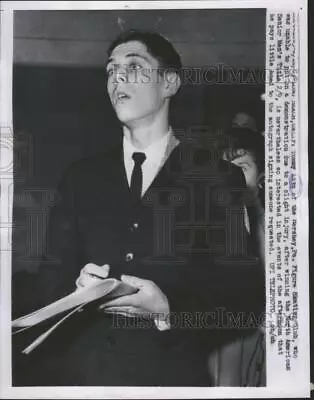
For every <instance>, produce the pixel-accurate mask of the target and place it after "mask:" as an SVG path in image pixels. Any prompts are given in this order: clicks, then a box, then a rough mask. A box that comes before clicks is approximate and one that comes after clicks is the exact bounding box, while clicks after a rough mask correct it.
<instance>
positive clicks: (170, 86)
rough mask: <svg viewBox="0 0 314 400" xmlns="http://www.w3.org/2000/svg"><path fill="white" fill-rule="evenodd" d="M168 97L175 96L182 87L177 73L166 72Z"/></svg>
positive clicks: (165, 79)
mask: <svg viewBox="0 0 314 400" xmlns="http://www.w3.org/2000/svg"><path fill="white" fill-rule="evenodd" d="M164 81H165V92H166V97H172V96H174V95H175V94H176V93H177V91H178V90H179V89H180V86H181V78H180V75H179V74H178V73H177V72H176V71H166V72H165V73H164Z"/></svg>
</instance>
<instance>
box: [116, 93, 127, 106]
mask: <svg viewBox="0 0 314 400" xmlns="http://www.w3.org/2000/svg"><path fill="white" fill-rule="evenodd" d="M130 98H131V96H129V95H128V94H127V93H125V92H117V93H116V95H115V97H114V103H115V104H119V103H123V102H124V101H126V100H129V99H130Z"/></svg>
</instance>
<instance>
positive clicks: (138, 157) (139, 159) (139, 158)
mask: <svg viewBox="0 0 314 400" xmlns="http://www.w3.org/2000/svg"><path fill="white" fill-rule="evenodd" d="M132 158H133V160H134V163H135V165H139V166H141V165H142V164H143V162H144V161H145V160H146V155H145V153H141V152H135V153H133V154H132Z"/></svg>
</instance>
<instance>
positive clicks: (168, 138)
mask: <svg viewBox="0 0 314 400" xmlns="http://www.w3.org/2000/svg"><path fill="white" fill-rule="evenodd" d="M178 144H179V140H178V139H177V138H176V137H175V136H174V134H173V131H172V129H171V128H170V129H169V131H168V132H167V133H166V135H164V136H162V137H161V138H160V139H158V140H156V141H155V142H153V143H152V144H151V145H149V146H148V147H146V148H145V149H138V148H137V147H135V146H134V145H133V144H132V143H131V142H130V141H129V140H128V139H126V138H125V137H124V139H123V155H124V166H125V171H126V175H127V179H128V183H129V186H130V184H131V176H132V172H133V168H134V160H133V158H132V155H133V153H134V152H142V153H145V155H146V159H145V161H144V162H143V164H142V174H143V183H142V196H143V195H144V194H145V192H146V190H147V189H148V188H149V186H150V185H151V184H152V182H153V180H154V179H155V177H156V175H157V174H158V172H159V171H160V169H161V168H162V167H163V165H164V164H165V162H166V161H167V159H168V157H169V155H170V153H171V152H172V150H173V149H174V148H175V147H176V146H177V145H178ZM154 322H155V325H156V327H157V329H159V330H160V331H164V330H167V329H170V325H169V322H167V321H165V320H162V319H159V318H156V319H155V321H154Z"/></svg>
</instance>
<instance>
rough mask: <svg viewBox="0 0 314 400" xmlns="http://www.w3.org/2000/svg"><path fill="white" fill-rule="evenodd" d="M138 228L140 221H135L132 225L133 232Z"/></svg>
mask: <svg viewBox="0 0 314 400" xmlns="http://www.w3.org/2000/svg"><path fill="white" fill-rule="evenodd" d="M137 229H138V223H137V222H134V223H133V224H132V225H131V226H130V231H131V232H135V231H136V230H137Z"/></svg>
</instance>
